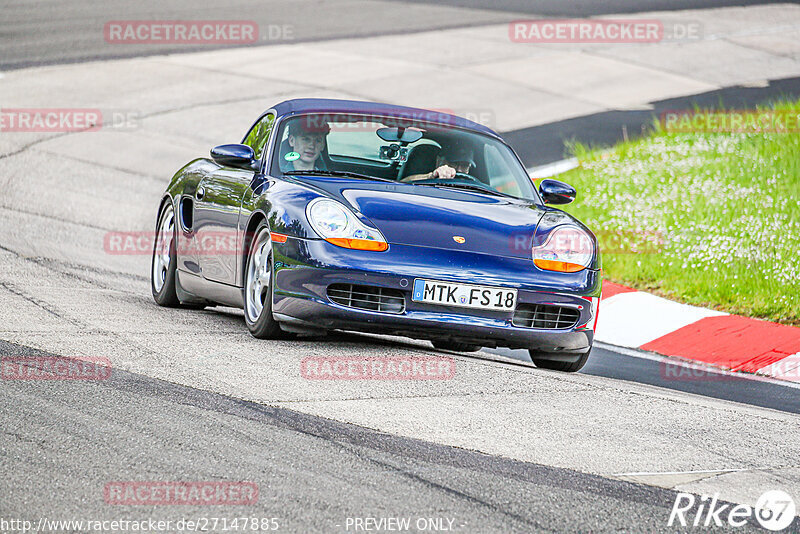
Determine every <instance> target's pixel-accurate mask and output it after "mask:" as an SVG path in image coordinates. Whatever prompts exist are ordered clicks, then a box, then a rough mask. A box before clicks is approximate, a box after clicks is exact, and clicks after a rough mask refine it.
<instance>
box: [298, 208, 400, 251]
mask: <svg viewBox="0 0 800 534" xmlns="http://www.w3.org/2000/svg"><path fill="white" fill-rule="evenodd" d="M306 216H307V217H308V221H309V222H310V223H311V226H312V227H313V228H314V231H315V232H317V233H318V234H319V235H320V237H321V238H322V239H324V240H325V241H327V242H328V243H333V244H334V245H337V246H339V247H344V248H352V249H358V250H374V251H377V252H382V251H384V250H386V249H388V248H389V245H388V244H387V243H386V239H385V238H384V237H383V235H382V234H381V233H380V232H379V231H378V230H376V229H375V228H370V227H368V226H367V225H365V224H364V223H362V222H361V221H360V220H359V219H358V217H356V216H355V214H354V213H353V212H352V211H350V210H349V209H347V208H346V207H344V206H343V205H342V204H340V203H339V202H336V201H335V200H329V199H326V198H318V199H316V200H312V201H311V202H309V204H308V207H306Z"/></svg>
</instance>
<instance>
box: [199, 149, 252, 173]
mask: <svg viewBox="0 0 800 534" xmlns="http://www.w3.org/2000/svg"><path fill="white" fill-rule="evenodd" d="M211 159H213V160H214V161H216V162H217V163H219V164H220V165H222V166H223V167H235V168H237V169H245V170H248V171H255V170H257V169H258V161H256V155H255V152H253V149H252V148H250V147H249V146H247V145H235V144H234V145H219V146H215V147H214V148H212V149H211Z"/></svg>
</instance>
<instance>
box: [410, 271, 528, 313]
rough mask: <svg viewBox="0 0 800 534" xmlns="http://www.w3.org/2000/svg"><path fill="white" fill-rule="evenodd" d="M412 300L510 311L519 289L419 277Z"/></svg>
mask: <svg viewBox="0 0 800 534" xmlns="http://www.w3.org/2000/svg"><path fill="white" fill-rule="evenodd" d="M411 300H413V301H415V302H429V303H431V304H442V305H445V306H460V307H463V308H477V309H481V310H502V311H508V310H513V309H514V308H515V307H516V305H517V290H516V289H506V288H502V287H489V286H476V285H472V284H454V283H452V282H441V281H439V280H423V279H422V278H417V279H416V280H414V291H413V292H412V293H411Z"/></svg>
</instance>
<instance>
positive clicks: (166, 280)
mask: <svg viewBox="0 0 800 534" xmlns="http://www.w3.org/2000/svg"><path fill="white" fill-rule="evenodd" d="M170 220H171V223H170V222H169V221H170ZM169 229H171V230H172V237H171V238H168V239H169V243H166V241H165V238H167V235H166V234H167V233H169ZM176 235H177V234H176V225H175V209H174V208H173V207H172V202H170V201H166V202H164V203H163V204H162V205H161V210H160V211H159V214H158V217H157V218H156V234H155V239H154V240H153V241H154V243H153V257H152V259H151V261H150V290H151V291H152V293H153V299H154V300H155V301H156V304H158V305H159V306H164V307H166V308H176V307H178V306H179V305H180V301H179V300H178V295H177V293H176V292H175V276H176V273H175V270H176V266H177V264H178V260H177V258H176V257H175V249H176V247H175V239H176V237H175V236H176ZM164 247H166V249H165V248H164ZM159 251H161V254H160V255H157V253H158V252H159ZM166 251H168V254H169V261H168V262H164V261H163V256H164V252H166ZM157 260H158V262H157ZM157 263H158V264H157ZM159 286H160V287H159Z"/></svg>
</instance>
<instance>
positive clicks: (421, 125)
mask: <svg viewBox="0 0 800 534" xmlns="http://www.w3.org/2000/svg"><path fill="white" fill-rule="evenodd" d="M444 117H449V116H444ZM278 135H279V137H278V150H276V151H275V152H274V154H273V159H272V164H271V173H272V174H273V175H277V176H280V175H282V174H317V175H325V176H337V175H338V176H343V177H351V178H363V179H370V178H372V179H376V180H382V181H386V180H390V181H396V182H404V183H408V184H412V185H418V186H433V187H441V188H455V189H462V190H466V191H475V192H484V193H486V194H491V195H496V196H511V197H516V198H524V199H529V200H538V196H537V194H536V191H535V189H534V186H533V183H532V181H531V179H530V177H529V176H528V173H527V172H526V171H525V169H524V168H523V167H522V165H520V163H519V160H518V159H517V158H516V156H515V155H514V154H513V152H512V151H511V150H510V149H509V148H508V147H507V146H506V145H505V144H503V143H502V142H500V141H499V140H497V139H495V138H493V137H491V136H488V135H484V134H481V133H477V132H474V131H470V130H465V129H462V128H457V127H454V126H449V125H448V124H446V123H444V124H443V123H438V122H436V123H435V122H426V121H419V120H416V119H407V118H401V117H383V116H375V115H352V114H330V113H328V114H325V113H319V114H308V115H301V116H298V117H292V118H290V119H287V120H284V121H283V122H282V123H281V126H280V130H279V132H278ZM443 166H446V167H448V169H445V170H439V169H441V168H442V167H443Z"/></svg>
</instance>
